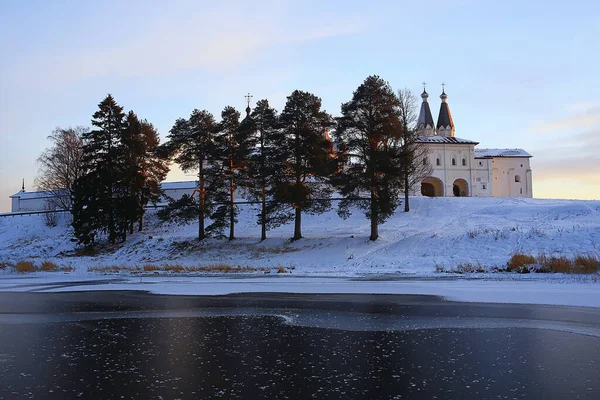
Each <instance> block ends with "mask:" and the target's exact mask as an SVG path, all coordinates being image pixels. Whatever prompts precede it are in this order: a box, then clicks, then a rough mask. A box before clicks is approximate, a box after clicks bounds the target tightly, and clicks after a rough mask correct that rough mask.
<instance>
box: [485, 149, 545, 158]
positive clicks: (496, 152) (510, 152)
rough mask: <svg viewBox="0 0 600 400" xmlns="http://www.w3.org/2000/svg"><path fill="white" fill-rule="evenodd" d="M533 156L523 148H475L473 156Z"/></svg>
mask: <svg viewBox="0 0 600 400" xmlns="http://www.w3.org/2000/svg"><path fill="white" fill-rule="evenodd" d="M491 157H525V158H530V157H533V156H532V155H531V154H529V153H528V152H526V151H525V150H523V149H475V158H491Z"/></svg>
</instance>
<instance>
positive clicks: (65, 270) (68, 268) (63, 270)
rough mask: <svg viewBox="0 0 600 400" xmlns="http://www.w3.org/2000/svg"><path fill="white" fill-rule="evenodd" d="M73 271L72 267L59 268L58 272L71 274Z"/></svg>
mask: <svg viewBox="0 0 600 400" xmlns="http://www.w3.org/2000/svg"><path fill="white" fill-rule="evenodd" d="M74 270H75V268H73V267H60V272H73V271H74Z"/></svg>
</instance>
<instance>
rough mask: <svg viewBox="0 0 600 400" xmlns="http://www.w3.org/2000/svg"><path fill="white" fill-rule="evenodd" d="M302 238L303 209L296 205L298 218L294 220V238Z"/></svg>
mask: <svg viewBox="0 0 600 400" xmlns="http://www.w3.org/2000/svg"><path fill="white" fill-rule="evenodd" d="M298 239H302V210H301V209H300V207H297V206H296V218H295V220H294V237H293V238H292V240H298Z"/></svg>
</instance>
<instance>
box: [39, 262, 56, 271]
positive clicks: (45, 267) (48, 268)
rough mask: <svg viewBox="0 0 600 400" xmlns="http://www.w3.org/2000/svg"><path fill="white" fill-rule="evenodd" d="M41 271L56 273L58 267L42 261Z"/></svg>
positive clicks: (52, 263)
mask: <svg viewBox="0 0 600 400" xmlns="http://www.w3.org/2000/svg"><path fill="white" fill-rule="evenodd" d="M41 269H42V271H46V272H56V271H58V270H59V269H60V268H59V267H58V265H57V264H56V263H54V262H52V261H43V262H42V268H41Z"/></svg>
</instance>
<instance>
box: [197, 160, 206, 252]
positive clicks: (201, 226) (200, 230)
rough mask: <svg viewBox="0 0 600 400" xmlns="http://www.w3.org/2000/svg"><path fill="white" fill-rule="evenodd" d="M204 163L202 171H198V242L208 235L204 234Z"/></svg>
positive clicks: (201, 166)
mask: <svg viewBox="0 0 600 400" xmlns="http://www.w3.org/2000/svg"><path fill="white" fill-rule="evenodd" d="M202 164H203V163H202V161H200V169H199V170H198V180H199V188H198V190H199V191H200V207H199V209H198V240H202V239H204V238H205V237H206V233H205V232H204V196H205V193H204V171H203V169H202V168H203V165H202Z"/></svg>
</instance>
